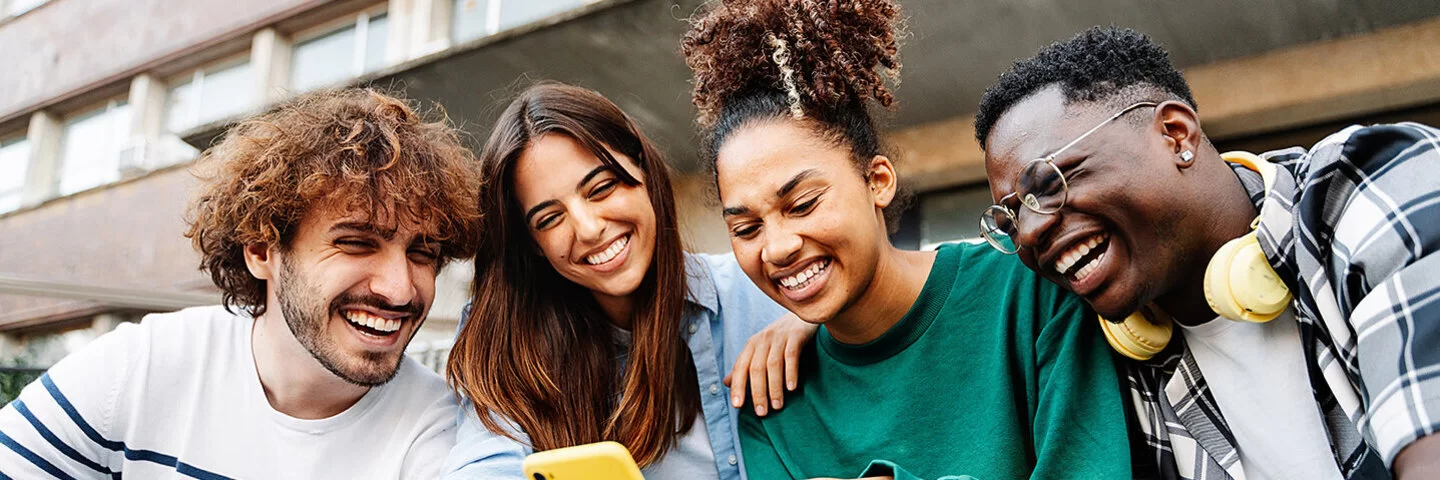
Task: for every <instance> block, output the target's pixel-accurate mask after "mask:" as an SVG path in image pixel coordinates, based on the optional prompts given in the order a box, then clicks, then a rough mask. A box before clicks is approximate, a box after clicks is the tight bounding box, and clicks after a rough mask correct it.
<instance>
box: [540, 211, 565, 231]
mask: <svg viewBox="0 0 1440 480" xmlns="http://www.w3.org/2000/svg"><path fill="white" fill-rule="evenodd" d="M560 216H561V214H560V213H558V212H557V213H551V214H546V215H544V216H541V217H540V218H539V219H537V220H535V229H536V230H544V229H547V228H550V227H552V226H554V225H555V224H556V223H557V222H559V221H560Z"/></svg>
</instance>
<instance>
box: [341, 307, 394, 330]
mask: <svg viewBox="0 0 1440 480" xmlns="http://www.w3.org/2000/svg"><path fill="white" fill-rule="evenodd" d="M344 316H345V319H346V320H349V321H350V323H354V324H356V325H360V326H363V327H368V328H372V329H375V330H379V331H381V332H386V333H389V332H394V331H396V330H399V329H400V324H401V321H400V320H398V319H391V318H380V317H377V316H374V315H371V314H369V313H365V312H362V311H359V310H350V311H347V312H345V314H344Z"/></svg>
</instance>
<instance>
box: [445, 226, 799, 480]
mask: <svg viewBox="0 0 1440 480" xmlns="http://www.w3.org/2000/svg"><path fill="white" fill-rule="evenodd" d="M685 267H686V273H687V274H688V277H689V278H688V279H687V282H688V283H689V289H690V295H689V298H688V300H689V301H690V303H691V304H693V305H694V306H697V307H700V308H689V309H686V310H687V314H686V317H685V318H683V319H681V320H682V321H684V322H685V324H684V328H683V329H682V330H681V332H683V333H684V334H685V335H686V344H687V345H688V346H689V347H690V354H691V356H692V357H693V358H694V362H695V376H696V378H698V379H699V381H700V402H701V405H702V407H703V409H704V417H705V427H706V428H707V430H709V433H710V448H711V449H713V450H714V451H715V468H716V470H717V471H718V472H719V473H720V480H742V479H745V468H744V467H745V463H744V458H742V456H741V454H740V437H739V434H738V433H737V432H738V430H737V425H738V423H739V412H738V411H737V410H736V409H734V408H731V407H730V389H729V387H726V386H725V383H724V382H722V381H721V380H722V379H724V378H725V373H726V372H728V371H729V369H730V367H731V366H733V365H735V357H737V356H738V355H739V354H740V351H741V350H742V349H744V348H745V341H746V340H749V339H750V336H751V335H754V334H755V333H756V332H759V331H760V330H761V329H764V328H765V326H767V325H769V324H770V322H772V321H774V320H775V319H777V318H780V317H781V316H782V315H784V314H785V313H786V312H785V309H784V308H782V307H780V306H779V305H777V304H775V302H774V301H772V300H770V297H768V296H766V295H765V293H763V292H761V291H760V289H759V288H756V287H755V285H754V284H753V283H750V278H749V277H746V276H745V272H744V271H741V270H740V265H739V264H737V263H735V257H734V256H733V255H729V254H725V255H705V254H687V255H686V265H685ZM466 310H469V306H468V305H467V306H466ZM467 316H468V315H466V316H462V317H461V318H462V319H463V318H465V317H467ZM497 420H500V422H499V423H500V424H501V425H506V426H508V427H509V430H510V432H511V433H514V434H516V435H515V436H516V437H517V438H519V439H521V441H519V442H517V441H514V440H511V439H509V438H506V437H505V436H502V435H496V434H495V433H493V432H491V431H489V430H487V429H486V428H485V425H484V424H482V423H480V418H479V417H477V416H476V415H475V408H474V407H473V406H471V404H470V402H469V401H468V400H466V401H465V402H464V404H463V405H462V408H461V409H460V419H459V428H458V429H457V431H458V433H457V435H458V439H457V442H456V444H455V448H454V449H453V450H451V451H450V456H449V457H448V458H446V459H445V467H444V471H445V478H447V479H507V480H528V479H524V478H523V472H522V471H521V469H520V462H521V461H522V460H524V459H525V456H526V455H529V454H530V453H532V452H533V451H534V450H533V449H532V448H531V447H530V445H529V444H528V441H529V438H528V437H527V436H526V435H525V434H524V433H523V432H520V431H519V429H518V428H516V427H515V425H514V424H513V423H512V422H509V421H508V420H506V419H503V418H497Z"/></svg>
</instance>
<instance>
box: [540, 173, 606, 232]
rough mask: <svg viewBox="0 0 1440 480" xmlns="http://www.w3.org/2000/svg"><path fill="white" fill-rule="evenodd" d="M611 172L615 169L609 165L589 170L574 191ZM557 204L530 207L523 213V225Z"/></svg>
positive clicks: (551, 201)
mask: <svg viewBox="0 0 1440 480" xmlns="http://www.w3.org/2000/svg"><path fill="white" fill-rule="evenodd" d="M613 171H615V169H613V168H610V166H609V165H601V166H598V167H595V169H594V170H591V171H590V172H589V173H586V174H585V176H584V177H581V178H580V182H579V183H576V184H575V189H576V190H580V189H583V188H585V185H586V184H588V183H590V181H591V180H594V179H595V176H597V175H600V174H601V173H605V172H613ZM558 204H560V202H559V201H556V200H546V201H543V202H540V203H539V204H537V205H535V206H534V207H530V210H529V211H527V212H525V223H530V219H531V218H534V217H535V215H536V214H538V213H540V211H541V210H544V209H547V208H550V207H551V206H554V205H558Z"/></svg>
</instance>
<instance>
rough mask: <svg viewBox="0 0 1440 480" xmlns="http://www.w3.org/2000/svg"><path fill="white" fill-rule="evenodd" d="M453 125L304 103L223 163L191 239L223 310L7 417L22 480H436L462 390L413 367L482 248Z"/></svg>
mask: <svg viewBox="0 0 1440 480" xmlns="http://www.w3.org/2000/svg"><path fill="white" fill-rule="evenodd" d="M471 162H472V157H471V154H470V153H469V152H468V151H467V150H466V149H465V148H463V147H462V146H461V145H460V143H459V141H458V138H457V135H456V132H455V130H454V129H452V128H451V127H450V126H448V125H446V124H445V123H444V122H433V123H431V122H427V121H425V120H424V119H422V118H421V116H420V115H419V114H417V113H416V111H415V110H414V109H413V108H412V107H411V106H410V105H409V104H408V103H407V102H406V101H404V100H400V99H397V98H393V97H390V96H387V95H384V94H381V93H377V92H374V91H371V90H344V91H335V92H323V93H318V94H311V95H307V96H303V97H300V98H298V99H296V100H294V101H291V102H288V103H285V104H283V105H281V106H279V107H276V108H275V109H273V110H271V111H269V112H267V113H264V114H261V115H259V116H257V117H254V118H251V119H248V120H246V121H244V122H241V123H240V124H239V125H238V126H236V127H234V128H233V129H231V130H230V131H229V132H228V134H227V135H226V136H225V138H224V139H223V140H222V141H221V142H220V144H218V145H216V146H215V147H214V148H212V149H210V150H209V151H207V152H206V153H205V154H204V155H203V156H202V158H201V160H200V161H199V163H198V168H197V170H198V171H199V174H200V176H201V177H202V179H203V185H202V187H201V188H200V190H199V193H198V195H197V197H196V198H195V199H194V201H193V202H192V204H191V205H190V209H189V215H188V217H189V219H188V222H189V226H190V228H189V231H188V232H187V233H186V236H187V237H189V238H190V239H191V240H192V241H193V242H194V245H195V248H196V249H197V250H198V251H199V252H200V256H201V259H202V260H201V269H202V270H203V271H205V272H207V273H208V274H209V275H210V277H211V278H212V280H214V282H215V284H216V286H218V287H219V288H220V290H221V291H222V292H223V294H224V301H223V303H224V305H223V306H214V307H202V308H191V309H187V310H183V311H180V312H175V313H167V314H156V315H150V316H147V317H146V318H145V319H144V320H143V321H142V322H140V323H139V324H126V325H122V326H120V327H119V328H117V329H115V331H113V332H111V333H109V334H106V335H104V336H103V337H101V338H100V339H98V340H96V341H95V342H93V343H92V344H90V345H87V346H86V347H85V348H83V349H81V350H79V351H77V352H75V353H74V354H72V355H70V356H69V357H67V358H66V359H64V360H63V361H61V362H60V363H58V364H56V365H55V366H54V367H53V368H51V369H50V371H49V372H48V373H46V374H45V375H44V376H42V377H41V378H40V379H39V380H38V381H36V382H35V383H34V384H32V385H30V386H28V387H26V389H25V390H24V392H23V393H22V394H21V396H20V398H19V399H18V400H16V401H15V402H13V403H11V404H10V405H9V406H6V407H5V409H4V410H3V411H0V443H3V445H4V446H5V447H6V448H0V471H3V472H4V475H0V477H3V476H10V477H15V478H38V477H42V476H51V477H55V478H100V477H112V478H119V477H127V478H158V477H172V476H189V477H195V478H207V479H211V478H433V477H435V476H437V474H438V469H439V467H440V464H441V461H442V460H443V459H444V457H445V455H446V454H447V453H448V451H449V449H450V447H451V446H452V445H453V443H454V434H453V433H452V432H451V431H450V429H451V428H452V426H453V425H454V422H455V415H456V405H455V400H454V395H453V393H451V391H450V390H449V388H447V387H446V385H445V382H444V380H443V379H441V378H440V377H439V376H438V375H436V374H435V373H433V372H430V371H428V370H426V369H425V368H424V367H422V366H421V365H420V364H419V363H417V362H416V361H414V360H411V359H408V358H406V357H405V355H404V351H405V347H406V345H407V344H408V343H409V342H410V339H411V338H412V337H413V336H414V334H415V332H416V331H417V330H418V329H419V328H420V324H421V323H423V322H424V321H425V317H426V314H427V313H428V311H429V308H430V306H431V302H432V300H434V295H435V275H436V272H437V271H438V270H439V269H440V268H441V267H442V266H443V265H444V264H445V262H447V261H448V260H452V259H455V258H460V257H464V256H468V255H470V254H471V253H472V252H473V250H474V248H475V247H474V245H472V243H473V241H474V240H473V239H475V238H478V236H477V235H476V232H475V231H474V230H475V228H476V225H477V223H478V219H479V216H480V215H479V212H478V211H477V206H476V202H475V201H474V199H475V196H476V191H477V188H478V185H479V178H478V177H477V174H476V173H475V169H474V168H472V166H471Z"/></svg>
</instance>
